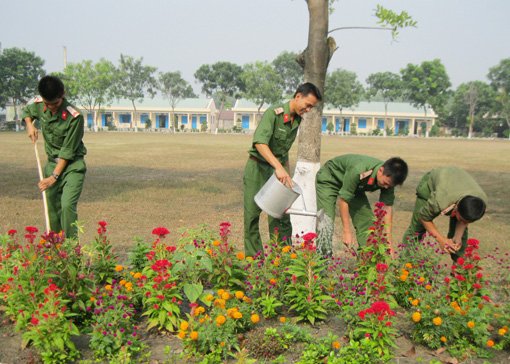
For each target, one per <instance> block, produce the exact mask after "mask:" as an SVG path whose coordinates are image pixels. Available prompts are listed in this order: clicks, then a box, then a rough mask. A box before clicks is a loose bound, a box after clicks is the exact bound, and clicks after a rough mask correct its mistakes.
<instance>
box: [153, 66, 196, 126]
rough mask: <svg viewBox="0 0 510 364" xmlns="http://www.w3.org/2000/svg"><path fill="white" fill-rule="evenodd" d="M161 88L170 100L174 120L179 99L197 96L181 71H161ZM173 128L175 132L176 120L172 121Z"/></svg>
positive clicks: (162, 92)
mask: <svg viewBox="0 0 510 364" xmlns="http://www.w3.org/2000/svg"><path fill="white" fill-rule="evenodd" d="M159 90H160V91H161V94H162V95H163V96H164V97H165V98H166V99H168V101H169V102H170V106H171V107H172V121H173V119H174V118H175V106H177V104H178V103H179V101H181V100H182V99H185V98H186V97H197V95H195V93H194V92H193V88H192V87H191V85H190V84H189V83H188V82H187V81H186V80H185V79H183V78H182V76H181V72H180V71H176V72H166V73H160V74H159ZM172 128H173V131H174V133H175V123H174V122H172Z"/></svg>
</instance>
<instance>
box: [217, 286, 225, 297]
mask: <svg viewBox="0 0 510 364" xmlns="http://www.w3.org/2000/svg"><path fill="white" fill-rule="evenodd" d="M223 293H225V290H224V289H223V288H220V289H219V290H218V296H220V297H221V295H222V294H223Z"/></svg>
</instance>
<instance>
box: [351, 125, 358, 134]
mask: <svg viewBox="0 0 510 364" xmlns="http://www.w3.org/2000/svg"><path fill="white" fill-rule="evenodd" d="M350 132H351V134H352V135H356V134H357V133H358V125H357V124H356V123H351V128H350Z"/></svg>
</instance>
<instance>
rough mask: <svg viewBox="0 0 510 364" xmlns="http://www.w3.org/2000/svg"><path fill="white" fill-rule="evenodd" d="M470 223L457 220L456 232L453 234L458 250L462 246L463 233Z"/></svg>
mask: <svg viewBox="0 0 510 364" xmlns="http://www.w3.org/2000/svg"><path fill="white" fill-rule="evenodd" d="M467 226H468V224H467V223H466V222H463V221H460V220H457V223H456V224H455V234H454V235H453V239H452V241H453V244H454V245H453V249H455V250H456V251H457V250H459V249H460V248H461V246H462V235H464V231H466V228H467Z"/></svg>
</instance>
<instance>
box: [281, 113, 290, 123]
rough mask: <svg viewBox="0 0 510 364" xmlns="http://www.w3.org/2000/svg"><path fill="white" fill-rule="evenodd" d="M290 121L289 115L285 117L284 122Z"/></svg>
mask: <svg viewBox="0 0 510 364" xmlns="http://www.w3.org/2000/svg"><path fill="white" fill-rule="evenodd" d="M289 121H290V117H289V114H285V115H283V122H284V123H286V122H289Z"/></svg>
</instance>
